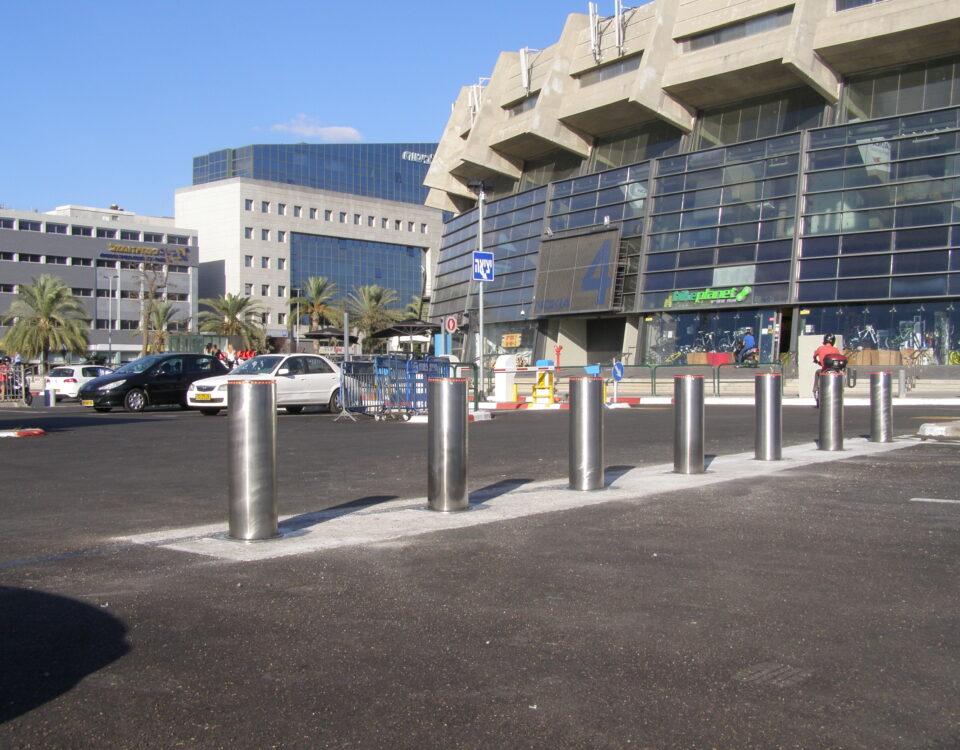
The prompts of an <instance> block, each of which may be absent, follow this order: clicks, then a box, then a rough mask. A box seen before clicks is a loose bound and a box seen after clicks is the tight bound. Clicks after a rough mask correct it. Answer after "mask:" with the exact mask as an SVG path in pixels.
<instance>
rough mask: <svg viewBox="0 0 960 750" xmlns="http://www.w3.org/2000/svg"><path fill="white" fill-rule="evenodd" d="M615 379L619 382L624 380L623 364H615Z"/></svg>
mask: <svg viewBox="0 0 960 750" xmlns="http://www.w3.org/2000/svg"><path fill="white" fill-rule="evenodd" d="M613 379H614V380H616V381H617V382H619V381H621V380H623V362H614V363H613Z"/></svg>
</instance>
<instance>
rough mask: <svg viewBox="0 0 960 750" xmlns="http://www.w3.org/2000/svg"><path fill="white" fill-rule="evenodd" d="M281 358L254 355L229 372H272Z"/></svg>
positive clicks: (248, 373) (236, 373)
mask: <svg viewBox="0 0 960 750" xmlns="http://www.w3.org/2000/svg"><path fill="white" fill-rule="evenodd" d="M282 360H283V357H278V356H262V357H254V358H253V359H248V360H247V361H246V362H244V363H243V364H242V365H240V366H239V367H238V368H236V369H235V370H234V371H233V372H232V373H230V374H231V375H263V374H264V373H266V372H273V370H274V368H275V367H276V366H277V365H278V364H280V362H281V361H282Z"/></svg>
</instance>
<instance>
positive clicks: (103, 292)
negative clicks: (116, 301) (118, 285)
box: [97, 288, 116, 299]
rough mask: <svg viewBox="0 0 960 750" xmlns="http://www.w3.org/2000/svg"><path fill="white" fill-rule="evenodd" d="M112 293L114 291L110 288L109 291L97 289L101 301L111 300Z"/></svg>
mask: <svg viewBox="0 0 960 750" xmlns="http://www.w3.org/2000/svg"><path fill="white" fill-rule="evenodd" d="M111 291H113V290H112V289H109V288H108V289H97V297H98V298H99V299H109V298H110V292H111ZM114 296H116V295H114Z"/></svg>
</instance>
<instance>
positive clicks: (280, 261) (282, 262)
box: [277, 258, 287, 271]
mask: <svg viewBox="0 0 960 750" xmlns="http://www.w3.org/2000/svg"><path fill="white" fill-rule="evenodd" d="M286 268H287V259H286V258H277V270H278V271H285V270H286Z"/></svg>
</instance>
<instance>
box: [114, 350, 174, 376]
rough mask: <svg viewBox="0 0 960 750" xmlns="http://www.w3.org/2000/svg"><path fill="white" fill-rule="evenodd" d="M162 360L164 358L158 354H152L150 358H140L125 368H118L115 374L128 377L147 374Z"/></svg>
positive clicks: (128, 363)
mask: <svg viewBox="0 0 960 750" xmlns="http://www.w3.org/2000/svg"><path fill="white" fill-rule="evenodd" d="M161 359H163V357H161V356H160V355H158V354H151V355H150V356H149V357H140V359H135V360H133V362H127V364H125V365H124V366H123V367H118V368H117V369H116V370H115V371H114V372H116V373H118V374H126V375H134V374H136V373H138V372H146V371H147V370H149V369H150V368H151V367H153V366H154V365H155V364H157V362H159V361H160V360H161Z"/></svg>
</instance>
